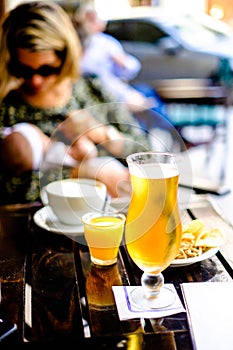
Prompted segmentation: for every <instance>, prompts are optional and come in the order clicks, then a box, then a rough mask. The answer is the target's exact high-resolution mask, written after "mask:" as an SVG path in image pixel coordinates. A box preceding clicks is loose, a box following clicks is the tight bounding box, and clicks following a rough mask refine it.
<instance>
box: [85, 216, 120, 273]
mask: <svg viewBox="0 0 233 350" xmlns="http://www.w3.org/2000/svg"><path fill="white" fill-rule="evenodd" d="M125 219H126V218H125V215H124V214H121V213H114V212H110V213H98V212H89V213H87V214H85V215H84V216H83V217H82V222H83V225H84V236H85V239H86V242H87V244H88V247H89V250H90V256H91V261H92V262H93V263H94V264H96V265H102V266H107V265H112V264H115V263H116V262H117V256H118V251H119V246H120V244H121V241H122V237H123V233H124V225H125Z"/></svg>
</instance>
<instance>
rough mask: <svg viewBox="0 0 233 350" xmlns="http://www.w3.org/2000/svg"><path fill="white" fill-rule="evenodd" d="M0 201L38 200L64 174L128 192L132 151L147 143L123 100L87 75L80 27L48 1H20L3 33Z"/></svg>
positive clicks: (112, 191)
mask: <svg viewBox="0 0 233 350" xmlns="http://www.w3.org/2000/svg"><path fill="white" fill-rule="evenodd" d="M0 56H1V61H0V187H1V192H0V203H1V204H6V203H22V202H29V201H35V200H40V187H41V186H42V185H43V184H46V182H47V183H48V182H50V181H54V180H56V179H58V178H61V177H72V176H78V177H87V178H96V179H98V180H100V181H102V182H103V183H105V184H106V186H107V188H108V192H109V194H110V195H111V196H112V197H117V196H121V195H123V196H124V195H126V194H128V195H129V193H130V182H129V172H128V169H127V167H126V166H125V165H126V164H125V158H126V156H127V155H128V154H130V153H134V152H138V151H143V150H148V149H149V148H150V145H149V143H148V140H147V138H146V136H145V133H144V132H143V131H142V130H141V128H140V126H139V124H138V123H137V122H136V120H135V119H134V118H133V116H132V115H131V113H129V111H128V109H126V108H125V106H124V104H119V103H114V101H113V100H112V99H111V96H109V94H108V92H107V91H106V90H105V89H104V88H103V87H102V85H101V83H100V81H99V80H98V79H97V78H96V77H87V78H83V77H81V75H80V69H79V68H80V67H79V62H80V59H81V56H82V49H81V45H80V42H79V39H78V36H77V33H76V31H75V29H74V27H73V24H72V22H71V20H70V18H69V16H68V14H67V13H66V12H65V11H64V10H63V9H62V8H61V7H60V6H59V5H57V4H55V3H54V2H52V1H51V2H50V1H31V2H25V3H20V4H19V5H18V6H17V7H16V8H14V9H12V10H11V11H10V12H9V13H8V14H7V15H6V18H5V20H4V21H3V25H2V29H1V35H0Z"/></svg>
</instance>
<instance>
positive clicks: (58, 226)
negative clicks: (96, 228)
mask: <svg viewBox="0 0 233 350" xmlns="http://www.w3.org/2000/svg"><path fill="white" fill-rule="evenodd" d="M33 219H34V221H35V223H36V224H37V225H38V226H40V227H41V228H43V229H45V230H47V231H50V232H54V233H59V234H67V235H69V236H71V235H72V236H78V235H80V234H83V232H84V230H83V225H66V224H63V223H62V222H60V221H59V220H58V218H57V217H56V216H55V215H54V213H53V212H52V209H51V208H50V206H48V205H47V206H45V207H43V208H41V209H40V210H38V211H37V212H36V213H35V214H34V216H33Z"/></svg>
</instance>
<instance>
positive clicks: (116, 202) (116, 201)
mask: <svg viewBox="0 0 233 350" xmlns="http://www.w3.org/2000/svg"><path fill="white" fill-rule="evenodd" d="M129 202H130V197H118V198H111V200H110V203H109V204H110V207H111V208H114V209H115V210H117V211H118V212H122V213H127V210H128V207H129Z"/></svg>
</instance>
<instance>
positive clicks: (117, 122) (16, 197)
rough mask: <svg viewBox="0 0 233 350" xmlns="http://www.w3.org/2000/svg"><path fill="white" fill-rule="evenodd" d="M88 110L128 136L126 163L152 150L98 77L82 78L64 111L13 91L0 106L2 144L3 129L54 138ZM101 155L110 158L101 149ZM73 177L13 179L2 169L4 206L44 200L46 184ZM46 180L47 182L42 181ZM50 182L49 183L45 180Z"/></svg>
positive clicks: (52, 174)
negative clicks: (69, 118) (25, 127)
mask: <svg viewBox="0 0 233 350" xmlns="http://www.w3.org/2000/svg"><path fill="white" fill-rule="evenodd" d="M79 109H86V110H87V111H88V112H89V113H91V114H92V115H93V116H94V117H95V118H96V119H97V120H98V121H100V122H101V123H104V124H111V125H114V126H115V127H116V128H117V129H118V130H119V131H121V132H122V133H124V135H125V147H124V151H123V153H122V155H121V157H122V161H123V162H124V159H125V158H126V156H127V155H128V154H131V153H134V152H140V151H145V150H148V149H149V143H148V140H147V137H146V134H145V132H144V131H143V130H142V129H141V127H140V126H139V124H138V122H137V121H136V120H135V118H134V117H133V116H132V115H131V114H130V113H129V112H128V110H127V109H126V108H125V107H124V105H123V104H121V103H119V102H114V99H113V98H112V96H111V95H109V93H108V92H107V91H106V90H104V89H103V87H102V86H101V84H100V83H99V80H98V79H97V77H94V76H89V77H85V78H81V79H80V80H79V81H77V82H76V83H75V84H74V87H73V95H72V97H71V99H70V100H69V102H68V103H67V105H66V106H65V107H62V108H57V107H56V108H48V109H45V108H38V107H34V106H31V105H30V104H28V103H25V101H24V100H23V99H22V98H21V96H20V94H19V93H18V92H17V91H14V90H13V91H11V92H10V93H9V94H8V95H7V96H6V98H5V99H4V100H3V102H2V104H1V105H0V142H1V139H2V138H3V134H2V130H3V127H8V126H13V125H15V124H17V123H22V122H28V123H31V124H34V125H37V126H38V127H39V128H40V129H41V130H42V131H43V132H44V133H45V134H46V135H48V136H52V135H53V133H54V131H55V130H56V128H57V126H58V124H59V123H61V122H62V121H64V119H65V116H66V115H68V114H69V113H70V112H71V111H73V110H79ZM99 155H101V156H104V155H109V154H108V153H106V150H105V149H103V148H101V147H100V149H99ZM63 177H70V169H63V170H62V174H61V171H56V169H47V170H43V171H42V170H41V169H39V170H37V171H32V172H31V171H30V172H28V173H26V174H23V176H20V177H17V176H13V177H12V176H9V175H8V174H6V173H4V172H3V171H2V170H1V165H0V204H9V203H23V202H30V201H36V200H40V188H41V186H43V183H45V182H46V181H47V182H48V181H53V180H55V179H58V178H63ZM42 179H43V180H42ZM45 179H46V180H45Z"/></svg>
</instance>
